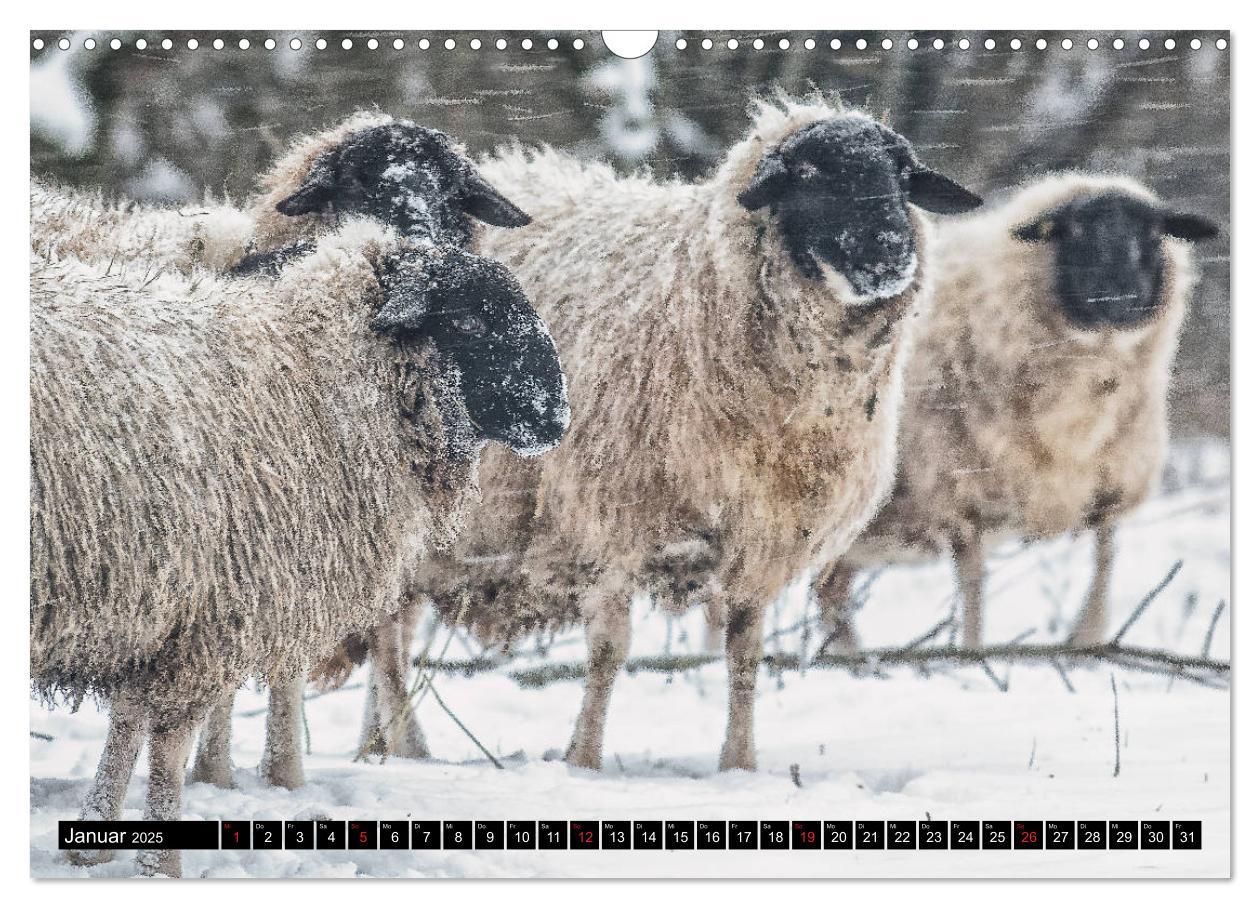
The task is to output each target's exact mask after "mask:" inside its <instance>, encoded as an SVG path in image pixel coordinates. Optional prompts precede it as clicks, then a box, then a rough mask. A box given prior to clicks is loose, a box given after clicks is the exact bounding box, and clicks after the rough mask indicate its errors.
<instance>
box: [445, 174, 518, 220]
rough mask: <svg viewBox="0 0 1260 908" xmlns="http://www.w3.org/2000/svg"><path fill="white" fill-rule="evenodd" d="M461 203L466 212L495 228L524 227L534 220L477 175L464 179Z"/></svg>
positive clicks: (470, 175)
mask: <svg viewBox="0 0 1260 908" xmlns="http://www.w3.org/2000/svg"><path fill="white" fill-rule="evenodd" d="M460 202H461V203H462V205H463V208H464V211H465V212H467V213H468V214H470V215H472V216H473V217H475V218H476V219H477V220H479V221H485V222H486V223H487V224H492V225H494V226H495V227H524V226H525V225H526V224H528V223H529V222H530V221H532V220H533V218H531V217H530V216H529V215H527V214H526V213H525V212H523V211H521V209H519V208H517V207H516V206H515V205H513V204H512V203H511V202H509V201H508V200H507V199H506V198H504V197H503V196H502V195H501V194H500V193H499V191H498V190H497V189H495V188H494V187H493V186H491V185H490V184H489V183H487V182H486V181H485V180H483V179H482V178H481V177H480V176H479V175H478V174H475V173H471V174H469V175H468V176H467V177H466V178H465V179H464V189H463V192H462V193H461V194H460Z"/></svg>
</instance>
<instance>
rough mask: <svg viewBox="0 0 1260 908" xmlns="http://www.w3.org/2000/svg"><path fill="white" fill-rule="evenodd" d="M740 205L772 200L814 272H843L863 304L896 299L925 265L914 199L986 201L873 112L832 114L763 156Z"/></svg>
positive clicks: (962, 203)
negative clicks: (925, 162) (924, 158)
mask: <svg viewBox="0 0 1260 908" xmlns="http://www.w3.org/2000/svg"><path fill="white" fill-rule="evenodd" d="M739 202H740V204H741V205H743V206H744V207H745V208H747V209H749V210H750V211H754V210H756V209H758V208H762V207H764V206H766V205H769V206H770V211H771V213H772V214H773V215H774V216H775V217H776V218H777V219H778V221H779V225H780V229H781V231H782V235H783V242H784V244H785V245H786V247H787V251H788V253H789V255H791V257H792V260H793V261H794V262H795V263H796V266H797V267H798V268H799V269H800V271H801V273H802V274H804V275H805V276H806V277H808V278H813V279H819V278H823V277H824V276H826V272H827V271H831V272H834V273H835V274H838V275H839V276H841V277H843V278H844V279H845V281H847V282H848V285H849V286H850V287H851V288H852V290H853V293H854V294H855V295H856V296H857V297H858V299H859V301H868V300H876V299H887V298H889V297H892V296H896V295H897V294H898V293H900V292H901V291H902V290H904V289H905V288H906V286H907V285H908V284H909V283H910V281H911V280H912V279H913V277H914V274H915V271H916V270H917V268H918V241H917V236H916V234H915V230H914V225H913V223H912V222H911V217H910V210H909V205H910V204H915V205H918V206H920V207H921V208H925V209H927V210H928V211H936V212H940V213H943V214H953V213H956V212H962V211H970V210H971V209H972V208H975V207H976V206H978V205H979V204H980V199H978V198H977V197H976V196H974V195H972V194H971V193H970V192H968V191H967V190H966V189H963V188H962V187H961V186H959V185H957V184H956V183H954V182H952V181H951V180H949V179H947V178H946V177H944V176H941V175H940V174H938V173H936V172H934V171H931V170H928V169H927V168H925V167H923V166H922V165H921V164H920V163H919V162H918V161H917V159H916V158H915V156H914V152H913V150H912V149H911V147H910V143H909V142H907V141H906V140H905V139H904V138H903V137H902V136H900V135H898V134H897V133H895V132H893V131H892V130H891V129H888V128H887V127H886V126H883V125H881V124H879V123H876V122H874V121H872V120H870V119H867V118H866V117H858V116H847V117H836V118H834V119H831V120H824V121H820V122H818V123H814V124H812V125H810V126H807V127H805V128H803V129H801V130H798V131H797V132H795V133H793V134H792V135H791V136H789V137H788V138H787V139H785V140H784V141H783V142H782V143H781V144H780V145H779V146H778V147H777V148H775V149H773V150H771V151H770V152H768V153H767V154H766V155H765V157H763V158H762V160H761V163H760V165H759V166H758V168H757V173H756V174H755V175H754V177H753V180H752V182H751V183H750V184H749V186H748V188H747V189H745V190H744V192H742V193H740V196H739Z"/></svg>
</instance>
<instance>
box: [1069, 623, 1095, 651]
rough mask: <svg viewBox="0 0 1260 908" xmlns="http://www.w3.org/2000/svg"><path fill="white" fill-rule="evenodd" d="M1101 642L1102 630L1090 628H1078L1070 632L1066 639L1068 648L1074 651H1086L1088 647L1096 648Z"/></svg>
mask: <svg viewBox="0 0 1260 908" xmlns="http://www.w3.org/2000/svg"><path fill="white" fill-rule="evenodd" d="M1102 642H1103V635H1102V629H1101V628H1096V627H1092V628H1080V627H1078V628H1077V629H1076V630H1074V631H1072V633H1071V634H1069V635H1068V639H1067V643H1068V646H1071V647H1074V648H1076V649H1088V648H1089V647H1092V646H1098V645H1100V644H1101V643H1102Z"/></svg>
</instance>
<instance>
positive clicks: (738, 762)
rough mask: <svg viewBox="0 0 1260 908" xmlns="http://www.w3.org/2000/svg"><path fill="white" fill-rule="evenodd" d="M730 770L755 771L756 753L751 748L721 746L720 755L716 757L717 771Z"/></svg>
mask: <svg viewBox="0 0 1260 908" xmlns="http://www.w3.org/2000/svg"><path fill="white" fill-rule="evenodd" d="M732 769H743V770H746V771H748V772H756V771H757V753H756V751H754V750H753V748H752V747H739V748H735V747H727V746H725V745H723V747H722V755H721V756H720V757H718V771H719V772H729V771H730V770H732Z"/></svg>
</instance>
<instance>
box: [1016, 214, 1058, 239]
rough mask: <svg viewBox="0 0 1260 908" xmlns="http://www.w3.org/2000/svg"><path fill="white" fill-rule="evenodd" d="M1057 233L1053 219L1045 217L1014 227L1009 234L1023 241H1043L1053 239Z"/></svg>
mask: <svg viewBox="0 0 1260 908" xmlns="http://www.w3.org/2000/svg"><path fill="white" fill-rule="evenodd" d="M1057 233H1058V230H1057V228H1056V225H1055V222H1054V219H1053V218H1048V217H1046V218H1038V219H1037V220H1035V221H1030V222H1029V223H1027V224H1023V225H1021V226H1019V227H1016V228H1015V229H1014V230H1012V231H1011V236H1013V237H1015V239H1017V240H1022V241H1023V242H1025V243H1044V242H1045V241H1046V240H1049V239H1053V238H1054V236H1055V235H1056V234H1057Z"/></svg>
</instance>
